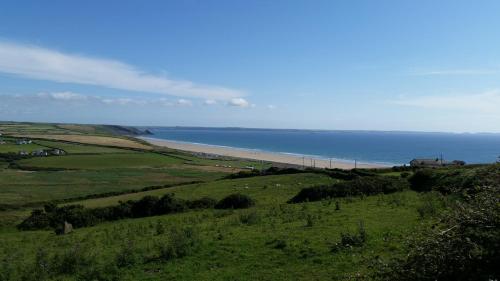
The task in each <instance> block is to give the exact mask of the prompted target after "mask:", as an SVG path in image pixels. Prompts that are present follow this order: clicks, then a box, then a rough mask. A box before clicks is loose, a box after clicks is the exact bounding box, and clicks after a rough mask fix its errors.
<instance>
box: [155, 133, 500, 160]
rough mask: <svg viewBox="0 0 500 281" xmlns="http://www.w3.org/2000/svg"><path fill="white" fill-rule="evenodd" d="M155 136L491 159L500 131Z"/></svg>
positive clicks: (369, 155)
mask: <svg viewBox="0 0 500 281" xmlns="http://www.w3.org/2000/svg"><path fill="white" fill-rule="evenodd" d="M148 129H149V130H150V131H151V132H152V133H153V135H152V136H151V137H154V138H157V139H165V140H171V141H177V142H187V143H195V144H204V145H212V146H222V147H231V148H238V149H245V150H258V151H262V152H274V153H286V154H293V155H298V156H307V157H316V158H324V159H334V160H338V161H346V162H350V161H358V162H359V163H376V164H384V165H403V164H408V163H409V162H410V161H411V160H412V159H414V158H431V159H435V158H441V157H442V158H443V159H444V160H462V161H465V162H466V163H468V164H478V163H494V162H496V161H497V160H499V157H500V134H492V133H491V134H490V133H423V132H399V131H328V130H291V129H248V128H200V127H149V128H148Z"/></svg>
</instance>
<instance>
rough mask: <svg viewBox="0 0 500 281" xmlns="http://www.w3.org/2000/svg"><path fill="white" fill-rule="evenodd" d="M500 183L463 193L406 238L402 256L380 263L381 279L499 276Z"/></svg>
mask: <svg viewBox="0 0 500 281" xmlns="http://www.w3.org/2000/svg"><path fill="white" fill-rule="evenodd" d="M499 188H500V186H496V187H483V188H482V189H481V191H479V193H477V194H475V195H474V196H470V197H466V198H465V201H463V202H461V203H458V204H457V205H456V206H454V207H453V208H452V209H451V210H450V211H449V212H447V213H444V214H443V215H442V217H441V219H440V221H439V223H438V224H437V225H434V226H433V227H432V228H430V229H428V230H426V231H425V232H424V233H422V234H421V235H418V236H416V237H411V238H410V239H409V241H408V242H409V244H410V249H409V251H408V252H409V253H408V255H407V256H406V257H405V258H402V259H399V260H395V261H392V262H390V263H389V264H388V266H387V267H382V269H383V270H381V274H380V275H381V279H383V280H403V279H404V280H497V279H499V278H500V267H498V264H500V198H499V196H498V194H499Z"/></svg>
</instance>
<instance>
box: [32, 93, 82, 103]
mask: <svg viewBox="0 0 500 281" xmlns="http://www.w3.org/2000/svg"><path fill="white" fill-rule="evenodd" d="M37 96H38V97H41V98H51V99H54V100H61V101H82V100H86V99H87V97H86V96H84V95H80V94H76V93H73V92H56V93H39V94H37Z"/></svg>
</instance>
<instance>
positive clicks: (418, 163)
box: [410, 158, 465, 168]
mask: <svg viewBox="0 0 500 281" xmlns="http://www.w3.org/2000/svg"><path fill="white" fill-rule="evenodd" d="M463 165H465V162H464V161H461V160H453V161H444V160H443V159H439V158H432V159H431V158H427V159H419V158H416V159H413V160H411V161H410V166H411V167H417V168H433V167H442V166H463Z"/></svg>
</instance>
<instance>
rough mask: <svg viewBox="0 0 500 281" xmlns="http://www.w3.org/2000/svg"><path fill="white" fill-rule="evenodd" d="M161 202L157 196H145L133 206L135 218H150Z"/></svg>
mask: <svg viewBox="0 0 500 281" xmlns="http://www.w3.org/2000/svg"><path fill="white" fill-rule="evenodd" d="M158 202H159V199H158V197H156V196H145V197H143V198H142V199H140V200H139V201H137V202H135V203H134V204H133V205H132V209H131V211H132V216H133V217H136V218H138V217H149V216H152V215H154V214H155V211H156V208H157V204H158Z"/></svg>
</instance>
